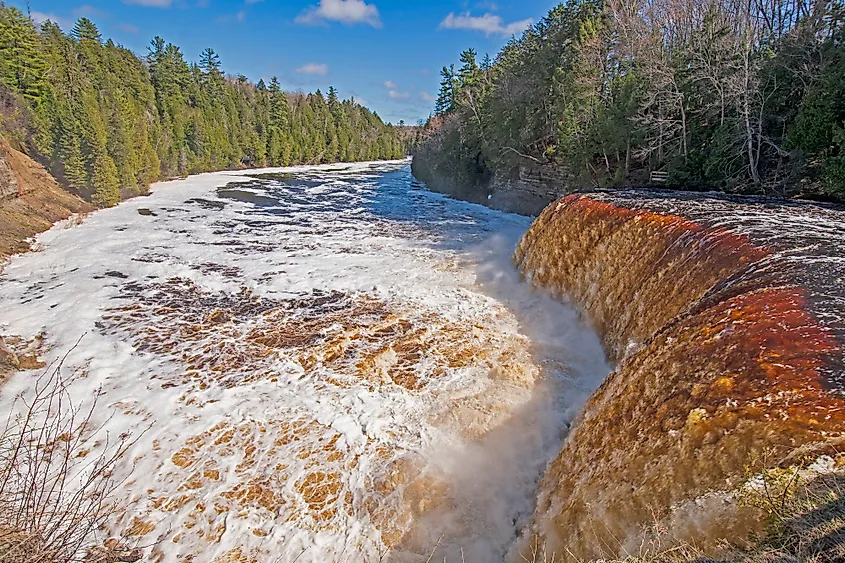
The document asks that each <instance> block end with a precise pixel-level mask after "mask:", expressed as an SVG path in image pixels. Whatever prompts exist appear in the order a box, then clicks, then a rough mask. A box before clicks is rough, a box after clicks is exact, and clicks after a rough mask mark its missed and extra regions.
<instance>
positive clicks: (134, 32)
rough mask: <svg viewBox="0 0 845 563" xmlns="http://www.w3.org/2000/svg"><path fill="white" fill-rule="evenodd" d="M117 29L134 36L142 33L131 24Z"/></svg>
mask: <svg viewBox="0 0 845 563" xmlns="http://www.w3.org/2000/svg"><path fill="white" fill-rule="evenodd" d="M117 28H118V29H119V30H121V31H125V32H126V33H131V34H132V35H138V34H139V33H141V30H140V29H138V28H137V27H135V26H134V25H132V24H131V23H122V24H119V25H118V26H117Z"/></svg>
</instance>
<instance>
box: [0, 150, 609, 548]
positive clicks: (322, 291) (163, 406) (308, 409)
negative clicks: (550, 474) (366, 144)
mask: <svg viewBox="0 0 845 563" xmlns="http://www.w3.org/2000/svg"><path fill="white" fill-rule="evenodd" d="M530 222H531V220H530V218H526V217H522V216H519V215H511V214H506V213H502V212H498V211H494V210H491V209H487V208H485V207H482V206H479V205H474V204H469V203H464V202H460V201H456V200H452V199H449V198H447V197H444V196H442V195H439V194H435V193H432V192H429V191H427V190H426V189H425V187H424V186H422V185H420V184H418V183H417V182H415V181H414V180H413V178H412V176H411V174H410V170H409V166H408V163H407V162H406V161H401V162H389V163H367V164H354V165H332V166H319V167H298V168H289V169H283V170H279V169H277V170H265V171H254V172H253V171H250V172H249V173H245V172H240V173H236V172H224V173H215V174H204V175H198V176H193V177H189V178H187V179H184V180H178V181H173V182H166V183H161V184H157V185H155V186H154V187H153V191H152V195H150V196H149V197H143V198H136V199H133V200H130V201H127V202H124V203H122V204H120V205H119V206H117V207H115V208H112V209H107V210H103V211H99V212H96V213H94V214H92V215H90V216H89V217H87V218H85V219H84V220H83V221H78V220H76V221H70V222H66V223H63V224H59V225H57V226H55V227H54V228H53V229H52V230H50V231H48V232H47V233H44V234H43V235H41V236H39V237H38V240H37V243H36V244H35V250H36V251H34V252H31V253H28V254H26V255H21V256H18V257H16V258H14V259H13V260H12V262H11V263H10V264H9V265H8V266H7V267H6V268H5V270H4V271H3V272H2V274H0V311H2V315H1V316H0V334H3V335H6V336H7V337H11V338H9V340H10V341H13V342H16V343H17V344H16V345H17V346H18V347H19V350H23V349H25V348H26V347H27V346H28V347H29V351H30V352H32V353H37V354H40V355H41V358H42V359H43V361H44V362H45V363H46V364H47V365H48V366H52V368H53V369H55V367H56V366H57V365H58V364H57V362H59V361H60V360H62V359H64V361H63V362H62V365H61V373H62V376H63V377H64V378H65V380H66V381H67V382H68V390H69V393H70V394H71V396H72V398H73V400H74V401H75V402H76V403H78V404H80V405H82V406H86V405H90V403H91V401H92V400H93V398H94V397H98V399H97V409H96V411H95V414H94V419H93V421H92V423H91V424H90V425H89V426H90V428H89V429H87V430H86V432H88V433H89V434H90V436H87V437H86V440H85V444H86V447H85V451H84V452H82V453H81V454H80V455H81V456H82V457H85V456H91V457H95V456H96V455H97V452H98V451H105V449H106V448H108V445H109V443H113V442H114V437H115V436H119V435H121V434H124V433H126V434H128V435H131V436H133V440H134V443H133V445H132V447H131V448H130V450H129V451H128V452H127V454H126V456H125V457H124V458H123V460H122V461H121V463H120V464H119V465H118V467H117V469H116V471H115V476H114V479H115V482H116V483H117V491H116V495H115V496H116V498H117V499H118V500H119V501H120V509H119V510H117V511H115V512H114V514H113V515H112V516H111V517H110V519H109V524H108V528H109V529H108V532H109V533H111V534H115V535H119V534H123V535H125V536H127V539H128V541H129V542H130V543H131V544H133V545H140V546H143V547H144V549H145V551H146V552H147V553H148V554H149V560H151V561H177V560H189V558H190V557H189V556H191V555H193V557H194V560H197V561H215V560H217V561H299V562H307V561H314V562H317V561H320V562H322V561H350V562H351V561H361V560H371V561H379V560H384V561H420V560H425V559H426V558H427V557H429V555H430V554H431V553H432V552H434V556H433V557H432V560H437V561H439V560H442V559H443V558H444V557H445V558H447V560H449V561H460V560H461V557H463V559H464V561H467V562H472V561H478V562H482V561H483V562H488V561H503V560H505V559H506V557H507V553H508V550H509V549H510V547H511V546H512V545H513V543H514V542H515V541H516V539H517V535H518V534H519V531H520V530H521V529H522V528H523V527H524V526H525V525H526V524H527V522H528V519H529V518H530V516H531V513H532V511H533V508H534V504H535V500H536V498H535V496H536V487H537V482H538V480H539V478H540V476H541V474H542V472H543V470H544V468H545V466H546V464H547V463H548V461H549V460H550V459H552V458H553V457H554V456H555V455H556V454H557V452H558V451H559V449H560V445H561V441H562V438H563V436H564V434H565V432H566V428H567V426H568V424H569V422H570V421H571V420H572V419H573V418H574V417H575V416H576V415H577V413H578V410H579V408H580V407H581V406H582V405H583V404H584V402H585V401H586V398H587V397H588V396H589V394H590V393H591V392H592V391H593V390H595V389H596V387H597V386H598V385H599V384H600V383H601V381H602V380H603V379H604V377H605V376H606V375H607V373H608V372H609V370H610V366H609V365H608V364H607V362H606V361H605V358H604V353H603V351H602V348H601V344H600V342H599V340H598V338H597V337H596V335H595V334H594V333H593V332H592V331H591V330H590V329H589V327H587V326H585V325H584V324H583V322H582V321H581V320H580V319H579V317H578V315H577V314H576V312H575V311H574V310H573V309H571V308H570V307H567V306H566V305H563V304H561V303H559V302H558V301H556V300H554V299H552V298H551V297H550V296H548V295H545V294H542V293H539V292H537V291H536V290H532V289H530V288H529V286H528V284H526V283H523V282H522V281H521V280H520V277H519V275H518V273H517V272H516V271H515V269H514V267H513V265H512V263H511V254H512V252H513V249H514V247H515V245H516V243H517V241H518V239H519V237H520V236H521V235H522V234H523V233H524V232H525V230H526V229H527V228H528V226H529V224H530ZM49 369H51V368H50V367H48V368H44V369H43V370H31V371H24V372H19V373H18V374H16V375H15V376H14V377H13V378H12V379H11V380H10V381H8V382H7V383H6V384H5V386H4V387H3V388H2V391H0V404H2V408H3V409H4V412H8V411H9V410H10V409H12V408H13V401H14V399H15V397H17V396H18V395H19V394H21V393H22V394H24V395H26V394H28V393H31V390H32V387H33V384H34V381H35V380H36V379H37V376H38V374H39V373H42V372H43V371H44V370H49ZM106 437H111V441H110V440H109V439H107V438H106Z"/></svg>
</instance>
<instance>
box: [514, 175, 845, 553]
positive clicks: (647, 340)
mask: <svg viewBox="0 0 845 563" xmlns="http://www.w3.org/2000/svg"><path fill="white" fill-rule="evenodd" d="M842 217H843V212H842V211H841V210H838V209H835V208H829V207H825V206H821V205H812V204H800V203H783V204H772V203H771V202H769V201H767V200H765V199H760V200H755V199H747V198H746V199H738V198H730V197H727V196H715V195H710V194H706V195H705V194H688V193H686V194H681V193H672V192H659V193H658V192H646V191H630V192H609V193H588V194H579V195H571V196H568V197H566V198H564V199H562V200H560V201H558V202H556V203H552V204H551V205H549V206H548V207H547V208H546V209H545V211H544V212H543V213H542V214H541V215H540V217H539V218H538V219H537V220H536V221H535V222H534V224H533V225H532V226H531V228H530V229H529V231H528V232H527V233H526V235H525V236H524V237H523V239H522V241H521V242H520V244H519V245H518V248H517V251H516V254H515V260H516V262H517V264H518V266H519V269H520V270H521V272H522V273H523V275H524V276H525V277H526V278H528V279H529V280H530V281H531V282H532V283H533V284H535V285H537V286H539V287H543V288H547V289H549V290H551V291H552V292H554V293H555V294H556V295H558V296H559V297H560V298H563V299H565V300H567V301H568V302H570V303H572V304H573V305H575V306H576V308H578V309H579V310H580V311H582V312H583V313H584V314H585V316H586V317H587V318H589V320H590V321H591V322H592V323H593V325H594V326H595V327H596V329H597V331H598V332H599V334H600V335H601V337H602V339H603V341H604V344H605V349H606V350H607V352H608V354H609V355H610V356H611V357H612V358H613V359H614V360H615V361H616V362H617V367H616V369H615V370H614V371H613V372H612V374H611V375H610V376H608V378H607V379H606V380H605V382H604V383H603V384H602V386H601V387H600V388H599V389H598V391H597V392H596V393H595V394H594V395H593V396H592V397H591V398H590V400H589V401H588V403H587V405H586V407H585V409H584V411H583V413H582V414H581V416H580V418H579V420H578V421H577V422H576V423H575V425H574V427H573V430H572V432H571V433H570V434H569V435H568V437H567V439H566V442H565V444H564V446H563V448H562V450H561V451H560V453H559V455H558V456H557V457H556V458H555V460H554V461H553V462H552V463H551V464H550V465H549V467H548V470H547V471H546V474H545V476H544V477H543V481H542V483H541V486H540V498H539V504H538V507H537V511H536V513H535V516H534V523H533V527H534V528H533V530H534V534H533V535H529V536H528V537H527V538H526V540H525V541H526V542H531V543H533V544H537V543H539V544H541V545H543V546H544V547H545V549H546V550H547V551H548V552H549V553H551V552H555V553H557V554H570V555H572V556H575V557H579V558H593V557H606V556H618V555H626V554H631V553H638V550H639V549H640V548H641V546H642V545H644V544H647V542H648V534H649V533H650V532H649V529H654V528H655V525H657V527H663V528H665V529H668V530H669V532H670V535H671V536H672V537H673V538H675V539H677V540H678V541H683V540H689V541H695V542H696V543H697V544H699V545H708V543H709V544H710V545H713V544H714V543H715V542H716V541H717V540H720V539H728V540H732V541H739V542H741V541H742V540H744V539H745V538H747V536H748V532H750V531H752V530H755V529H757V530H759V526H760V522H759V515H758V514H756V513H755V512H754V511H752V510H750V509H747V508H743V507H741V506H739V505H738V504H737V503H736V502H735V501H734V500H733V498H732V497H731V495H730V494H729V492H730V491H732V490H734V489H735V488H736V487H738V486H740V485H741V484H742V482H743V481H744V480H745V479H747V478H748V477H749V475H750V474H751V473H753V472H755V471H759V470H761V469H763V468H765V467H770V466H775V465H790V464H796V463H804V462H807V461H808V460H812V459H814V458H816V457H817V456H819V455H822V454H834V453H836V452H841V451H843V445H845V439H844V438H843V436H845V393H843V391H844V390H845V371H844V370H843V335H845V323H843V311H845V285H844V284H843V280H845V260H843V258H842V254H841V250H842V248H843V243H845V226H843V225H844V224H843V221H842ZM527 549H528V546H526V545H524V546H523V550H527Z"/></svg>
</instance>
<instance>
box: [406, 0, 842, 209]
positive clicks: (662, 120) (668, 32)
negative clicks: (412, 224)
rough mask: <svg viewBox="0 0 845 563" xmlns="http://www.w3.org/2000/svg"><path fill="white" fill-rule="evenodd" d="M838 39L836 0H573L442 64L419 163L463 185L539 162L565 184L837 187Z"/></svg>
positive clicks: (788, 191)
mask: <svg viewBox="0 0 845 563" xmlns="http://www.w3.org/2000/svg"><path fill="white" fill-rule="evenodd" d="M842 42H843V5H842V2H841V1H840V0H835V1H833V2H824V1H818V2H813V1H811V0H606V1H604V2H602V1H600V0H571V1H569V2H567V3H566V4H561V5H559V6H557V7H556V8H554V9H552V10H551V11H550V12H549V14H548V15H547V16H546V17H545V18H543V19H542V20H541V21H540V22H539V23H537V24H536V25H534V26H533V27H531V28H530V29H529V30H528V31H526V32H525V33H524V35H522V37H519V38H514V39H512V40H511V41H510V42H509V43H508V44H507V46H506V47H504V48H503V50H502V51H501V52H500V53H499V54H498V55H497V56H496V58H495V59H493V60H491V59H489V58H486V57H485V59H484V60H483V61H481V62H477V56H476V53H475V52H474V51H472V50H467V51H465V52H464V53H463V54H462V56H461V60H460V64H459V65H458V66H457V67H455V66H454V65H452V66H449V67H444V69H443V71H442V84H441V92H440V96H439V98H438V101H437V108H436V112H435V115H434V116H433V117H432V118H431V119H430V120H429V122H428V124H427V128H426V141H425V142H424V143H423V146H422V148H421V149H420V155H421V157H422V159H421V160H422V161H423V162H424V163H425V166H427V167H429V168H433V169H436V171H437V172H439V175H440V176H441V177H442V176H448V177H449V178H451V179H452V181H454V182H456V183H462V184H466V185H473V184H476V185H483V184H484V183H485V182H487V181H488V180H489V179H490V178H491V177H493V176H504V177H508V176H510V177H516V175H517V173H518V172H517V171H518V170H519V168H520V167H521V166H525V165H530V166H543V165H548V167H552V168H554V169H555V170H556V171H558V172H560V173H561V174H562V175H563V176H564V177H565V178H567V180H566V184H567V185H566V189H575V188H586V187H616V186H623V185H627V186H642V185H646V184H649V183H650V182H651V181H652V180H653V179H654V177H655V175H653V173H654V172H665V173H666V174H667V175H668V180H667V182H666V184H668V185H671V186H674V187H683V188H690V189H719V190H725V191H734V192H743V193H763V194H769V195H778V196H791V195H795V194H802V195H815V196H818V197H830V198H834V199H842V198H845V129H843V123H845V49H843V43H842ZM420 166H422V164H421V165H420ZM429 172H430V170H429ZM657 178H658V179H660V180H662V179H663V175H662V174H658V175H657Z"/></svg>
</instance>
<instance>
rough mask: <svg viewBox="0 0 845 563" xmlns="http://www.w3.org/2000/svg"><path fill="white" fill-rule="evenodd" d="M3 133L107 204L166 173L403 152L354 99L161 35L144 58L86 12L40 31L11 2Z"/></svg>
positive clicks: (4, 55) (3, 67)
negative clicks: (246, 70)
mask: <svg viewBox="0 0 845 563" xmlns="http://www.w3.org/2000/svg"><path fill="white" fill-rule="evenodd" d="M0 134H2V135H3V136H5V137H7V138H8V139H10V140H11V141H12V142H13V143H15V144H19V145H24V146H26V147H27V149H28V152H30V153H31V154H32V156H35V157H36V158H38V159H40V160H42V161H43V162H44V163H45V164H46V165H47V167H48V168H49V170H50V171H51V172H52V173H53V174H54V175H55V176H56V178H58V179H59V181H60V182H62V183H63V184H65V185H66V186H67V187H69V188H71V189H72V190H73V191H76V192H78V193H79V194H81V195H83V196H85V197H86V198H88V199H90V200H91V201H93V202H94V203H96V204H98V205H101V206H108V205H113V204H114V203H116V202H118V201H119V200H120V199H121V197H126V196H130V195H134V194H138V193H143V192H144V191H146V189H147V187H148V186H149V184H150V183H151V182H154V181H156V180H158V179H161V178H169V177H174V176H183V175H186V174H192V173H197V172H206V171H212V170H222V169H229V168H238V167H245V166H246V167H255V166H265V165H266V166H277V165H278V166H282V165H290V164H299V163H315V164H316V163H326V162H336V161H344V162H347V161H360V160H376V159H387V158H399V157H402V156H404V154H405V149H404V146H403V142H402V141H401V139H400V136H399V135H398V134H397V130H396V128H394V127H393V126H390V125H386V124H385V123H383V122H382V120H381V118H379V116H378V115H377V114H375V113H373V112H371V111H369V110H368V109H366V108H364V107H362V106H360V105H359V104H357V103H356V102H355V101H354V100H352V99H349V100H340V99H339V98H338V95H337V92H336V91H335V90H334V89H333V88H332V89H330V90H329V92H328V95H325V96H324V95H323V94H322V93H321V92H320V91H319V90H318V91H317V92H315V93H313V94H307V95H303V94H291V93H287V92H283V91H282V90H281V88H280V86H279V83H278V80H276V79H275V78H273V80H271V81H270V83H269V84H265V83H264V82H263V81H259V82H258V84H252V83H250V82H249V81H248V80H247V78H246V77H244V76H237V77H234V78H233V77H229V76H226V75H224V73H223V72H222V70H221V63H220V58H219V56H218V55H217V54H216V53H215V52H214V51H213V50H212V49H206V50H205V51H204V52H203V53H202V54H201V56H200V59H199V62H198V63H191V62H188V61H187V60H186V59H185V56H184V55H183V53H182V52H181V50H180V49H179V47H177V46H175V45H172V44H170V43H166V42H165V41H164V40H163V39H161V38H160V37H156V38H155V39H154V40H153V41H152V42H151V45H150V47H149V50H148V53H147V54H146V56H145V57H144V58H140V57H139V56H138V55H136V54H135V53H133V52H131V51H129V50H128V49H126V48H124V47H121V46H120V45H117V44H115V43H114V42H113V41H111V40H107V41H104V40H103V38H102V37H101V35H100V32H99V31H98V29H97V27H96V25H94V23H93V22H91V21H90V20H88V19H86V18H82V19H80V20H79V21H78V22H77V24H76V25H75V26H74V28H73V29H72V30H71V31H70V32H69V33H64V32H63V31H62V30H61V29H60V28H59V27H58V26H57V25H56V24H54V23H52V22H49V21H48V22H45V23H44V24H43V25H42V26H41V27H40V28H36V26H35V25H34V23H33V22H32V21H31V19H30V18H29V17H28V16H27V15H26V14H23V13H21V12H20V11H19V10H17V9H15V8H12V7H7V6H4V5H3V4H2V2H0Z"/></svg>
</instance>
